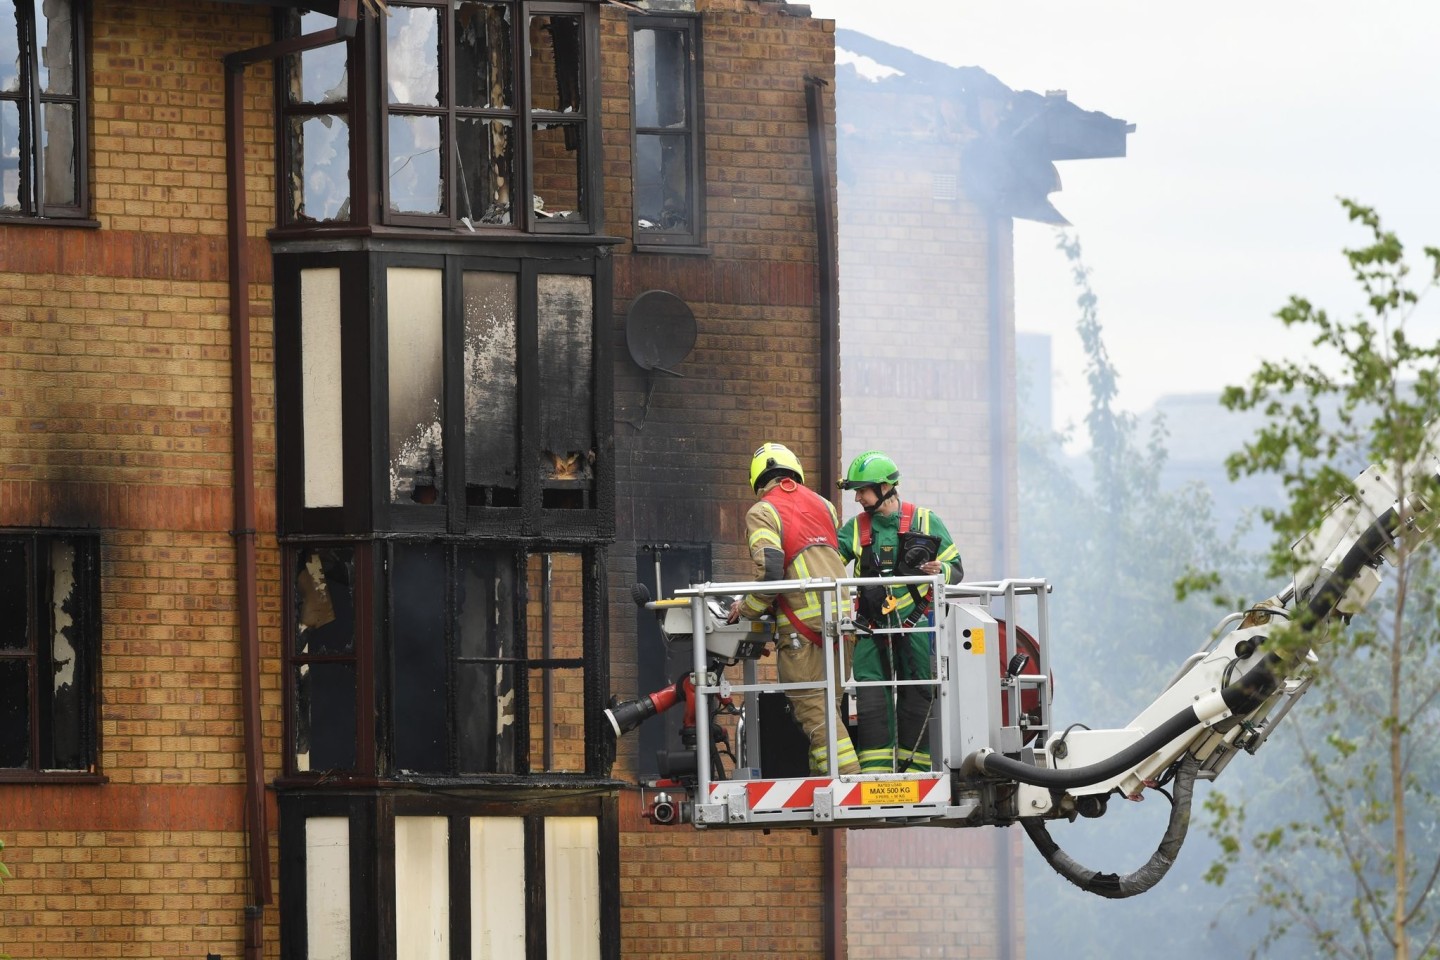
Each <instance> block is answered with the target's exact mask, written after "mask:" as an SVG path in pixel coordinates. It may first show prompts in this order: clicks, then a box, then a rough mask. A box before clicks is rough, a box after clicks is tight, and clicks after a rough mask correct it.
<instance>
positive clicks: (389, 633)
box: [377, 539, 607, 783]
mask: <svg viewBox="0 0 1440 960" xmlns="http://www.w3.org/2000/svg"><path fill="white" fill-rule="evenodd" d="M409 549H431V550H436V551H443V553H444V556H443V558H442V561H441V562H442V563H443V566H444V571H445V573H444V578H443V584H439V585H437V586H438V588H439V591H440V592H442V593H443V600H441V601H440V602H442V603H443V604H444V608H445V610H444V613H443V614H442V615H441V617H440V618H439V619H441V620H442V624H441V628H442V630H443V636H442V637H441V638H439V639H440V640H441V641H443V642H442V643H441V649H440V650H438V651H432V652H435V653H438V654H439V659H440V660H441V661H442V667H443V671H444V683H443V686H444V690H443V696H444V704H443V714H444V722H443V729H444V731H445V742H444V744H443V745H442V747H441V749H442V752H443V754H444V761H443V762H444V768H443V769H433V768H432V769H423V770H414V769H410V768H408V767H405V765H404V760H405V759H408V758H402V757H401V756H399V749H400V737H401V732H400V730H399V728H398V725H399V724H400V723H402V722H407V723H408V722H409V721H405V720H404V719H403V718H401V717H400V709H401V705H400V700H401V694H400V691H399V689H398V685H397V684H398V673H399V671H398V669H397V666H396V664H397V662H398V661H399V660H400V659H401V655H402V651H401V649H400V644H399V642H398V641H397V636H398V624H399V620H400V619H401V618H400V617H399V615H398V614H397V610H396V606H395V598H396V595H397V594H398V593H400V592H401V591H400V588H399V587H398V586H397V579H396V578H397V569H398V567H399V563H398V562H397V552H398V551H405V550H409ZM467 552H471V553H480V552H483V553H489V554H492V555H493V556H494V557H495V558H505V557H506V555H508V559H509V560H510V562H511V574H512V585H513V593H512V596H511V597H510V602H511V605H512V606H511V614H512V618H511V625H510V626H511V630H512V631H513V633H512V636H513V638H514V640H515V647H514V648H513V653H512V654H511V655H509V656H503V655H490V656H478V657H477V656H464V655H462V652H461V650H460V639H459V632H460V617H459V609H458V604H459V597H460V592H461V587H460V578H461V575H462V569H463V568H462V554H463V553H467ZM556 554H566V555H573V556H576V557H577V558H578V560H579V563H580V566H581V576H582V583H583V587H582V590H583V593H584V595H583V597H582V598H580V599H581V603H582V609H583V614H582V616H583V623H582V627H581V629H582V635H581V655H580V656H578V657H558V656H554V655H553V653H552V652H551V651H550V650H548V649H546V648H545V644H546V643H547V638H546V630H547V629H548V623H547V625H546V626H542V628H541V630H540V631H532V630H531V629H530V626H529V618H530V606H531V605H532V604H534V603H535V602H536V601H537V600H538V601H539V605H540V608H541V609H540V613H541V616H542V618H543V619H544V620H546V621H548V619H549V616H550V612H551V610H552V609H553V603H552V599H553V598H552V597H550V596H548V595H542V596H541V597H538V598H537V597H534V596H531V594H530V581H529V563H530V560H531V559H532V558H533V557H537V556H538V557H542V558H543V557H547V556H548V557H553V556H554V555H556ZM542 563H543V561H542ZM602 564H603V553H602V551H601V550H600V549H598V548H596V547H593V546H582V545H577V544H559V543H544V544H536V543H532V544H517V543H495V542H492V541H477V540H464V541H456V540H448V541H437V540H424V541H416V540H399V539H396V540H390V541H387V542H386V544H385V568H386V577H385V581H384V588H383V589H384V595H385V601H384V603H385V619H386V624H387V629H386V631H385V632H386V644H385V650H384V652H383V653H382V654H380V656H379V659H380V663H379V664H377V665H378V666H379V667H380V668H381V670H382V671H383V676H382V677H381V682H380V687H381V693H380V698H381V708H380V715H381V717H382V730H383V733H382V739H383V745H382V747H381V749H380V754H381V761H380V764H381V768H382V775H383V776H385V777H387V778H389V779H394V780H409V781H418V782H426V783H430V782H436V781H447V780H457V779H458V780H464V781H476V780H481V781H495V780H498V781H512V782H513V781H515V780H523V781H525V782H527V783H534V782H535V781H536V780H537V779H538V780H546V781H555V782H566V781H580V782H587V783H588V782H593V781H594V780H596V779H597V778H600V777H603V776H604V775H605V773H606V757H605V749H604V748H605V728H604V724H603V723H601V722H599V720H598V718H599V717H600V712H601V709H602V707H603V702H604V689H605V684H604V682H603V681H602V679H601V678H602V677H603V676H604V675H605V674H606V672H607V671H606V670H605V662H604V650H603V632H604V606H603V603H604V601H603V597H604V576H603V567H602ZM401 582H403V581H401ZM537 634H538V635H537ZM431 636H433V634H431ZM465 664H494V665H500V664H508V665H510V666H511V667H512V669H513V674H512V687H511V693H512V695H513V697H514V710H513V713H512V721H511V725H512V726H513V728H514V730H515V733H514V742H513V745H512V747H511V750H512V753H511V755H510V756H509V758H508V763H505V764H503V765H502V764H501V762H500V758H499V756H498V754H497V756H496V758H495V759H496V766H497V767H502V766H508V767H509V769H503V768H500V769H486V770H464V769H462V762H461V756H460V752H461V747H460V743H459V739H460V731H461V726H462V722H461V718H460V715H459V710H458V705H459V701H460V698H461V696H462V689H461V686H462V685H461V683H460V682H459V680H458V675H459V672H460V669H461V667H462V665H465ZM557 670H567V671H573V672H574V674H575V675H578V676H579V677H580V679H581V682H582V684H583V689H584V727H585V729H584V734H583V738H582V740H583V749H584V755H585V763H584V769H583V770H565V771H556V770H550V769H548V766H549V764H550V756H549V755H548V744H549V743H550V738H551V736H552V730H551V729H550V724H551V721H552V719H553V717H554V716H555V714H554V712H553V711H552V705H551V703H550V702H549V699H548V698H549V697H550V695H551V694H550V689H549V684H548V683H547V682H546V678H553V677H555V676H556V674H555V671H557ZM537 673H538V675H539V678H540V680H541V686H542V703H541V704H539V705H533V704H532V703H531V699H530V688H531V678H532V676H533V675H535V674H537ZM537 718H538V722H539V723H540V724H542V726H543V727H544V729H542V730H541V731H540V732H539V736H538V737H537V735H536V731H534V730H533V729H532V727H531V721H532V720H536V719H537ZM427 729H428V727H427ZM537 739H538V740H539V741H540V742H541V744H542V745H544V746H542V751H547V752H545V753H542V756H541V757H540V758H539V762H538V763H537V762H536V758H535V757H533V756H532V753H531V746H532V744H533V743H534V742H535V741H536V740H537Z"/></svg>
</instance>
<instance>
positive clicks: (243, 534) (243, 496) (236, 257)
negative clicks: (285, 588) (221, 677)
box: [224, 0, 359, 960]
mask: <svg viewBox="0 0 1440 960" xmlns="http://www.w3.org/2000/svg"><path fill="white" fill-rule="evenodd" d="M358 2H359V0H340V3H339V9H338V10H337V11H336V13H337V16H336V20H335V26H334V27H331V28H329V29H326V30H319V31H317V32H315V33H311V34H306V35H305V36H301V37H295V38H294V39H291V40H283V41H280V42H278V43H270V44H266V45H264V46H261V47H252V48H251V49H249V50H240V51H237V52H235V53H231V54H227V55H226V56H225V57H224V65H225V182H226V192H227V193H228V196H229V203H228V206H229V224H228V239H229V244H228V246H229V251H228V260H229V281H230V390H231V395H230V396H231V399H230V423H231V430H232V433H233V437H234V440H233V442H234V461H235V507H234V513H235V517H234V524H235V527H234V529H233V530H232V531H231V536H233V537H234V538H235V581H236V585H235V597H236V604H237V612H236V619H237V624H236V626H237V629H238V630H239V633H240V686H241V715H242V721H243V725H244V729H245V821H246V827H247V829H248V831H249V834H250V836H249V847H250V891H251V897H252V899H253V901H254V902H253V903H247V904H246V905H245V911H244V929H245V956H246V957H248V958H251V960H261V958H262V957H263V955H264V931H265V905H266V904H268V903H269V902H270V895H271V893H270V831H269V826H268V824H267V823H266V816H265V784H264V778H265V757H264V754H263V750H262V742H261V741H262V736H261V729H260V636H259V633H258V631H257V629H256V620H257V613H256V586H255V463H254V453H255V431H254V423H253V417H254V409H253V402H252V396H251V389H250V376H251V370H250V256H249V250H248V249H247V243H248V236H247V234H248V232H249V229H248V224H247V222H246V219H245V110H244V93H245V68H246V67H247V66H249V65H250V64H252V63H258V62H260V61H262V60H274V59H277V58H279V57H282V56H287V55H289V54H292V53H298V52H300V51H303V50H313V49H315V48H317V47H323V46H328V45H330V44H332V43H336V42H339V41H342V40H348V39H350V38H351V37H353V36H354V35H355V28H356V19H357V5H358Z"/></svg>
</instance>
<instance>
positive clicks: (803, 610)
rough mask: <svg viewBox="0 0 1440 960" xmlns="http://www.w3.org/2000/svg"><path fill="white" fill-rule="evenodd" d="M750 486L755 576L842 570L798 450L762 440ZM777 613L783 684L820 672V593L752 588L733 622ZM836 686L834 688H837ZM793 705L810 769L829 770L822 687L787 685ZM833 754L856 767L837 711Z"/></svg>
mask: <svg viewBox="0 0 1440 960" xmlns="http://www.w3.org/2000/svg"><path fill="white" fill-rule="evenodd" d="M750 485H751V487H753V488H754V490H755V492H756V493H757V494H758V495H759V497H760V499H759V500H757V501H756V502H755V504H754V506H752V507H751V508H750V510H749V511H748V512H747V513H746V514H745V537H746V543H747V544H748V546H749V548H750V558H751V560H753V561H754V563H755V576H754V579H755V580H757V581H763V580H804V579H808V578H813V577H823V578H837V579H838V578H840V577H843V576H845V561H844V560H842V559H841V558H840V553H839V550H838V549H837V548H838V542H837V540H836V539H835V528H836V526H837V525H838V522H839V516H838V514H837V513H836V512H835V506H834V505H833V504H832V503H830V501H829V500H826V499H825V498H824V497H822V496H820V495H819V494H817V493H815V492H814V491H812V490H810V489H809V488H807V487H806V486H805V471H804V470H802V469H801V467H800V461H799V459H798V458H796V456H795V454H793V453H791V452H790V450H789V449H788V448H787V447H785V446H782V445H781V444H778V443H766V444H762V445H761V447H760V449H758V450H756V451H755V455H754V456H753V457H752V458H751V460H750ZM772 611H773V612H774V614H775V619H776V622H777V624H778V632H779V636H780V639H779V643H778V652H777V653H776V667H777V670H778V672H779V677H780V682H781V683H806V682H815V681H821V680H824V679H825V652H824V647H823V646H822V643H821V622H822V621H821V614H822V611H821V607H820V595H819V594H817V593H814V592H806V591H793V592H790V593H752V594H750V595H748V596H746V597H745V598H743V599H742V600H737V601H735V604H734V606H733V607H731V610H730V619H731V620H732V621H734V620H736V619H737V618H739V617H745V618H746V619H748V620H754V619H757V618H759V617H761V616H764V615H765V614H766V613H770V612H772ZM837 692H838V691H837ZM786 694H787V695H788V696H789V698H790V704H791V709H792V710H793V711H794V714H795V719H796V720H797V721H799V723H800V725H801V727H802V728H803V729H804V731H805V735H806V737H807V738H808V739H809V741H810V770H811V772H814V773H825V772H826V771H827V770H828V764H827V759H828V758H827V752H828V746H829V745H828V743H827V741H826V736H825V711H826V709H827V706H826V703H825V691H824V690H788V691H786ZM835 733H836V760H837V761H838V763H839V767H840V772H841V773H859V772H860V763H859V761H858V760H857V759H856V756H855V747H854V745H853V744H852V743H851V742H850V736H849V734H848V733H847V732H846V729H845V723H844V718H843V717H840V716H839V715H838V712H837V715H836V719H835Z"/></svg>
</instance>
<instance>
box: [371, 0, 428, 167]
mask: <svg viewBox="0 0 1440 960" xmlns="http://www.w3.org/2000/svg"><path fill="white" fill-rule="evenodd" d="M385 30H386V33H385V40H386V42H385V78H386V80H387V81H388V86H389V97H390V102H391V103H403V104H410V105H412V106H417V107H434V106H438V105H439V104H440V11H439V10H435V9H432V8H425V7H402V6H400V5H399V4H391V6H390V8H389V16H388V17H386V18H385ZM391 155H392V156H393V155H394V151H393V150H392V151H391Z"/></svg>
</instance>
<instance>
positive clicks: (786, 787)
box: [710, 777, 949, 813]
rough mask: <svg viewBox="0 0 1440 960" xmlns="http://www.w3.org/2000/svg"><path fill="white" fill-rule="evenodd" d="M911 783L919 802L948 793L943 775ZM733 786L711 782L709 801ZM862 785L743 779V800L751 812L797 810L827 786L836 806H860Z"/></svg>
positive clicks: (940, 798) (811, 803)
mask: <svg viewBox="0 0 1440 960" xmlns="http://www.w3.org/2000/svg"><path fill="white" fill-rule="evenodd" d="M914 782H916V783H919V785H920V800H919V801H918V802H919V803H923V804H932V803H944V802H945V801H946V800H947V799H948V796H949V793H948V790H947V785H946V781H945V778H944V777H934V778H929V777H927V778H922V779H917V780H916V781H914ZM733 785H734V781H729V782H725V781H722V782H719V783H713V784H711V785H710V798H711V800H712V801H713V800H717V799H719V798H720V796H721V795H723V793H728V792H729V791H728V789H727V788H728V787H731V786H733ZM862 786H863V784H862V783H861V782H846V781H844V780H831V779H829V778H828V777H818V778H813V777H812V778H806V779H803V780H798V779H797V780H747V781H745V800H746V803H747V805H748V806H749V808H750V810H751V811H753V812H760V813H763V812H766V811H773V810H799V809H804V808H807V807H813V806H814V805H815V791H816V790H824V789H827V788H828V789H830V790H831V791H833V792H834V794H835V795H836V796H837V797H839V798H840V799H839V800H838V801H837V806H842V807H855V806H864V804H863V803H862V802H861V796H862V794H863V791H862V789H861V788H862Z"/></svg>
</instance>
